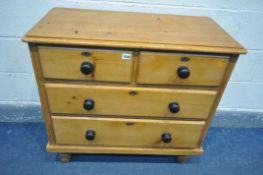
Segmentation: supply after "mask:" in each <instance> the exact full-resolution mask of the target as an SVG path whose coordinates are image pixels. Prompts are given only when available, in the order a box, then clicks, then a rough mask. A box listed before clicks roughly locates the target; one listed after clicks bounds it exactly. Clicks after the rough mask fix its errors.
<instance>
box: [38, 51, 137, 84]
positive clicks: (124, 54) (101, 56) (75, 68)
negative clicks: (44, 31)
mask: <svg viewBox="0 0 263 175" xmlns="http://www.w3.org/2000/svg"><path fill="white" fill-rule="evenodd" d="M39 55H40V60H41V65H42V69H43V75H44V77H45V78H51V79H72V80H93V81H112V82H129V81H130V80H131V75H132V62H133V61H132V60H133V55H132V52H130V51H116V50H93V49H77V48H60V47H39Z"/></svg>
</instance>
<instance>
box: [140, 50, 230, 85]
mask: <svg viewBox="0 0 263 175" xmlns="http://www.w3.org/2000/svg"><path fill="white" fill-rule="evenodd" d="M227 64H228V57H212V56H210V57H209V56H198V55H196V56H195V55H178V54H170V53H153V52H141V55H140V60H139V69H138V74H137V82H138V83H139V84H178V85H205V86H217V85H219V84H220V82H221V80H222V78H223V75H224V72H225V69H226V66H227Z"/></svg>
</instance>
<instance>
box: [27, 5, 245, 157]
mask: <svg viewBox="0 0 263 175" xmlns="http://www.w3.org/2000/svg"><path fill="white" fill-rule="evenodd" d="M23 41H25V42H28V44H29V48H30V52H31V57H32V63H33V66H34V70H35V76H36V80H37V83H38V88H39V93H40V99H41V104H42V107H43V113H44V119H45V122H46V127H47V133H48V141H49V142H48V145H47V150H48V151H49V152H57V153H60V155H61V160H62V161H68V160H69V158H70V157H69V155H70V154H71V153H103V154H104V153H116V154H151V155H177V156H179V158H185V157H184V156H186V155H199V154H202V152H203V148H202V142H203V140H204V138H205V135H206V132H207V130H208V128H209V125H210V123H211V120H212V118H213V115H214V113H215V110H216V108H217V105H218V103H219V101H220V98H221V96H222V93H223V91H224V88H225V86H226V84H227V81H228V80H229V77H230V75H231V72H232V70H233V68H234V65H235V63H236V61H237V58H238V56H239V54H244V53H246V50H245V49H244V48H243V47H242V46H240V45H239V44H238V43H237V42H236V41H235V40H234V39H232V38H231V37H230V36H229V35H228V34H227V33H226V32H224V30H223V29H222V28H220V27H219V26H218V25H217V24H216V23H215V22H214V21H213V20H212V19H210V18H206V17H189V16H175V15H160V14H142V13H128V12H109V11H93V10H77V9H65V8H55V9H52V10H51V11H50V12H49V13H48V14H47V15H46V16H45V17H44V18H43V19H42V20H41V21H40V22H39V23H38V24H37V25H36V26H35V27H34V28H32V29H31V30H30V31H29V32H28V33H27V34H26V35H25V36H24V38H23ZM215 151H216V150H215Z"/></svg>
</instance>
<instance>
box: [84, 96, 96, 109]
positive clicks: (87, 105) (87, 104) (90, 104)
mask: <svg viewBox="0 0 263 175" xmlns="http://www.w3.org/2000/svg"><path fill="white" fill-rule="evenodd" d="M94 106H95V102H94V101H93V100H92V99H86V100H84V103H83V107H84V109H86V110H88V111H90V110H92V109H93V108H94Z"/></svg>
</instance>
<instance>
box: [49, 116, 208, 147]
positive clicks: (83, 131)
mask: <svg viewBox="0 0 263 175" xmlns="http://www.w3.org/2000/svg"><path fill="white" fill-rule="evenodd" d="M52 123H53V127H54V132H55V137H56V143H57V144H62V145H87V146H128V147H171V148H195V147H198V141H199V139H200V136H201V132H202V129H203V127H204V124H205V122H204V121H175V120H174V121H165V120H163V121H162V120H142V119H113V118H85V117H62V116H53V117H52Z"/></svg>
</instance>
